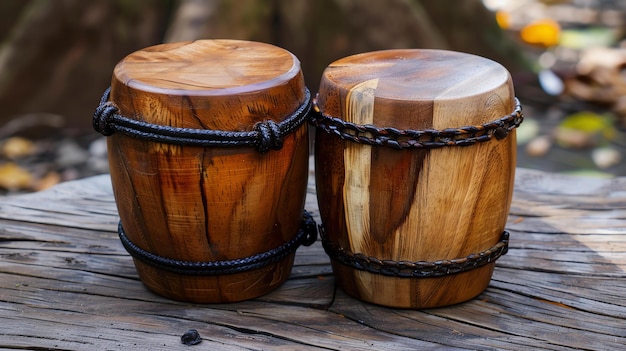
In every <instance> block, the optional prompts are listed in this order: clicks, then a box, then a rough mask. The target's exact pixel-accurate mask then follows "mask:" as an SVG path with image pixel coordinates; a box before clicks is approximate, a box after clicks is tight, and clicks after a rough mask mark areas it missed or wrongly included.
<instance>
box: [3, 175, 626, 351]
mask: <svg viewBox="0 0 626 351" xmlns="http://www.w3.org/2000/svg"><path fill="white" fill-rule="evenodd" d="M311 169H312V167H311ZM625 190H626V178H625V177H621V178H616V179H593V178H582V177H576V176H567V175H559V174H550V173H544V172H539V171H532V170H528V169H518V170H517V172H516V179H515V193H514V197H513V203H512V206H511V214H510V216H509V221H508V222H507V229H508V230H509V231H510V232H511V248H510V251H509V253H508V254H507V255H506V256H504V257H502V258H501V259H500V260H498V261H497V263H496V268H495V271H494V274H493V278H492V280H491V281H490V284H489V287H488V288H487V289H486V290H485V291H484V292H483V293H481V294H480V295H479V296H478V297H477V298H475V299H473V300H471V301H468V302H465V303H462V304H457V305H454V306H448V307H442V308H433V309H427V310H407V309H395V308H387V307H381V306H376V305H372V304H369V303H366V302H362V301H360V300H357V299H353V298H351V297H349V296H347V295H346V294H345V293H343V291H342V290H340V289H336V288H335V278H334V276H333V274H332V270H331V266H330V264H329V259H328V257H327V256H326V255H324V251H323V249H322V246H321V243H320V242H319V241H318V242H317V243H315V244H314V245H312V246H309V247H302V248H300V249H299V250H298V252H297V253H296V258H295V263H294V269H293V270H292V272H291V275H290V276H289V279H288V280H287V281H286V282H285V283H284V284H282V285H281V286H280V287H278V288H277V289H276V290H274V291H272V292H271V293H269V294H267V295H264V296H262V297H259V298H256V299H253V300H249V301H243V302H238V303H230V304H209V305H206V304H205V305H201V304H192V303H187V302H177V301H172V300H170V299H166V298H162V297H159V296H157V295H155V294H152V293H151V292H150V291H148V290H146V288H145V287H144V286H143V285H142V283H141V282H140V281H139V278H138V277H137V272H136V270H135V267H134V265H133V261H132V260H131V258H130V257H129V256H128V253H127V252H126V251H125V250H124V248H123V247H122V245H121V244H120V241H119V239H118V238H117V234H116V228H117V222H118V220H119V217H118V213H117V208H116V206H115V201H114V199H113V193H112V190H111V184H110V178H109V176H107V175H102V176H98V177H92V178H87V179H84V180H80V181H74V182H68V183H63V184H61V185H58V186H56V187H54V188H52V189H50V190H47V191H45V192H40V193H35V194H29V195H21V196H12V197H3V198H0V301H1V302H0V307H1V308H0V319H2V328H0V349H7V350H17V349H19V350H50V349H53V350H89V351H91V350H168V351H170V350H186V351H189V350H196V349H197V350H337V351H339V350H369V351H380V350H393V351H400V350H402V351H404V350H407V351H408V350H516V351H528V350H552V351H554V350H603V351H622V350H624V349H626V331H625V329H624V320H625V319H626V299H624V291H626V191H625ZM314 191H315V183H314V181H313V176H312V175H310V178H309V186H308V192H309V193H308V196H307V201H306V208H307V209H308V210H310V211H311V212H312V213H313V215H314V218H315V219H316V220H317V221H319V220H320V218H319V215H318V214H319V213H318V211H317V207H316V206H317V205H316V198H315V192H314ZM192 328H194V329H197V330H198V332H199V333H200V335H201V336H202V338H203V341H202V343H201V344H200V345H197V346H194V347H191V348H190V347H189V346H185V345H183V344H182V343H181V342H180V336H181V335H183V333H184V332H185V331H186V330H188V329H192Z"/></svg>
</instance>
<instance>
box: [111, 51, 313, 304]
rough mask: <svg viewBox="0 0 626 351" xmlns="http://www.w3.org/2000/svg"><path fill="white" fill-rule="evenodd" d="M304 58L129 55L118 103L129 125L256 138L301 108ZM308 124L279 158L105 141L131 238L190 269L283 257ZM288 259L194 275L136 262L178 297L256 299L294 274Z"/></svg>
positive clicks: (300, 188)
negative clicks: (253, 133)
mask: <svg viewBox="0 0 626 351" xmlns="http://www.w3.org/2000/svg"><path fill="white" fill-rule="evenodd" d="M304 94H305V87H304V80H303V77H302V73H301V71H300V65H299V62H298V60H297V59H296V58H295V57H294V56H293V55H292V54H291V53H289V52H287V51H285V50H283V49H280V48H277V47H275V46H272V45H269V44H262V43H254V42H245V41H235V40H201V41H195V42H185V43H174V44H163V45H158V46H155V47H150V48H146V49H143V50H140V51H138V52H135V53H133V54H131V55H129V56H127V57H126V58H124V59H123V60H122V61H121V62H120V63H119V64H118V65H117V66H116V67H115V70H114V73H113V79H112V90H111V101H113V102H114V103H115V104H116V105H117V106H118V107H119V109H120V113H121V114H122V115H124V116H127V117H130V118H135V119H137V120H141V121H144V122H149V123H152V124H157V125H164V126H171V127H181V128H195V129H211V130H220V131H250V130H253V128H254V125H255V123H257V122H262V121H265V120H273V121H275V122H280V121H282V120H283V119H285V118H286V117H287V116H289V115H290V114H291V113H293V112H294V111H295V110H296V109H297V108H298V106H299V105H300V104H301V103H303V100H304ZM307 138H308V132H307V126H306V125H303V126H302V127H300V128H299V129H298V130H296V131H295V132H294V133H291V134H290V135H287V136H286V137H285V138H284V144H283V148H282V149H281V150H277V151H276V150H272V151H270V152H269V153H267V154H260V153H259V152H257V151H256V150H255V149H253V148H251V147H236V148H219V147H215V148H209V147H205V148H203V147H194V146H180V145H172V144H164V143H158V142H146V141H143V140H138V139H134V138H132V137H128V136H125V135H122V134H120V133H118V134H114V135H113V136H111V137H109V138H108V147H109V161H110V169H111V177H112V180H113V189H114V194H115V198H116V201H117V205H118V208H119V212H120V216H121V221H122V224H123V226H124V229H125V231H126V233H127V235H128V237H129V238H130V240H131V241H133V242H135V243H136V244H137V245H138V246H140V247H141V248H143V249H144V250H147V251H149V252H152V253H154V254H157V255H160V256H163V257H167V258H173V259H178V260H187V261H200V262H204V261H221V260H233V259H238V258H244V257H247V256H251V255H255V254H259V253H262V252H265V251H268V250H270V249H273V248H276V247H278V246H280V245H282V244H283V243H285V242H288V241H289V240H291V239H292V238H293V237H294V236H295V234H296V232H297V231H298V229H299V218H301V215H302V209H303V204H304V196H305V190H306V174H307V169H308V161H307V160H308V139H307ZM292 262H293V255H290V256H289V257H287V258H285V259H283V260H282V261H281V262H278V263H276V264H272V265H269V266H266V267H264V268H261V269H257V270H253V271H248V272H244V273H237V274H232V275H224V276H188V275H181V274H175V273H171V272H165V271H161V270H159V269H156V268H154V267H151V266H148V265H146V264H144V263H142V262H140V261H136V262H135V264H136V266H137V270H138V272H139V275H140V277H141V279H142V281H143V282H144V283H145V284H146V285H147V286H148V287H149V288H150V289H152V290H154V291H156V292H158V293H159V294H162V295H164V296H168V297H170V298H173V299H179V300H186V301H194V302H227V301H238V300H242V299H248V298H253V297H256V296H259V295H262V294H264V293H267V292H268V291H270V290H272V289H274V288H276V287H277V286H278V285H279V284H281V283H282V282H284V281H285V280H286V279H287V277H288V276H289V272H290V269H291V265H292Z"/></svg>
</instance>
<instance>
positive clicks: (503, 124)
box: [309, 98, 524, 150]
mask: <svg viewBox="0 0 626 351" xmlns="http://www.w3.org/2000/svg"><path fill="white" fill-rule="evenodd" d="M315 100H317V98H316V99H315ZM523 121H524V115H523V114H522V105H521V104H520V102H519V100H518V99H517V98H515V108H514V110H513V112H512V113H510V114H508V115H506V116H504V117H502V118H500V119H497V120H494V121H491V122H487V123H485V124H481V125H476V126H465V127H460V128H446V129H442V130H436V129H425V130H412V129H407V130H400V129H396V128H393V127H382V128H379V127H376V126H374V125H371V124H364V125H359V124H355V123H352V122H347V121H344V120H342V119H340V118H336V117H331V116H327V115H325V114H324V113H322V112H321V110H320V108H319V106H318V105H317V101H314V102H313V112H312V113H311V116H310V117H309V122H310V123H311V124H312V125H313V126H315V127H317V128H319V129H320V130H322V131H324V132H326V133H328V134H333V135H336V136H338V137H339V138H341V139H343V140H349V141H352V142H355V143H360V144H367V145H374V146H387V147H391V148H393V149H398V150H402V149H435V148H440V147H444V146H469V145H473V144H476V143H479V142H485V141H489V140H491V139H492V138H493V137H495V138H496V139H497V140H502V139H504V138H506V137H507V135H508V134H509V132H510V131H511V130H513V129H515V128H517V127H519V126H520V124H521V123H522V122H523Z"/></svg>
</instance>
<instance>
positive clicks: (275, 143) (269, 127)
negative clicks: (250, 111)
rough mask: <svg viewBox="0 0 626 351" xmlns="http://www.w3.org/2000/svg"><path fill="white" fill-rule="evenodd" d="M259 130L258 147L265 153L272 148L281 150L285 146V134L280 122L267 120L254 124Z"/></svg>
mask: <svg viewBox="0 0 626 351" xmlns="http://www.w3.org/2000/svg"><path fill="white" fill-rule="evenodd" d="M254 129H255V130H256V131H257V133H258V134H257V140H256V149H257V150H258V151H259V152H260V153H262V154H264V153H267V152H268V151H269V150H270V149H274V150H280V149H281V148H282V147H283V135H282V133H281V131H280V126H279V125H278V123H276V122H274V121H272V120H267V121H265V122H259V123H257V124H256V125H255V126H254Z"/></svg>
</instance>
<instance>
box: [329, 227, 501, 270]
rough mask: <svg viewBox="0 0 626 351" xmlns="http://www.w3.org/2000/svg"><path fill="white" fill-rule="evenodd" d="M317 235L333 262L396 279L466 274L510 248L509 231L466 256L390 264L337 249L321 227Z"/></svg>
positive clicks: (498, 256)
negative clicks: (484, 247) (483, 247)
mask: <svg viewBox="0 0 626 351" xmlns="http://www.w3.org/2000/svg"><path fill="white" fill-rule="evenodd" d="M319 233H320V236H321V238H322V246H323V247H324V251H326V254H327V255H328V256H329V257H330V258H331V259H333V260H334V261H337V262H339V263H341V264H343V265H346V266H348V267H352V268H354V269H358V270H361V271H366V272H370V273H374V274H380V275H385V276H389V277H397V278H435V277H442V276H447V275H452V274H458V273H462V272H467V271H469V270H472V269H475V268H478V267H482V266H484V265H486V264H488V263H490V262H494V261H495V260H497V259H498V258H500V256H502V255H505V254H506V253H507V251H508V248H509V232H507V231H504V232H503V233H502V236H501V237H500V241H499V242H498V243H497V244H496V245H494V246H493V247H491V248H489V249H487V250H485V251H482V252H479V253H474V254H471V255H469V256H467V257H463V258H457V259H452V260H440V261H434V262H428V261H417V262H410V261H392V260H381V259H378V258H376V257H371V256H366V255H363V254H361V253H353V252H351V251H349V250H346V249H344V248H342V247H339V246H338V245H336V244H334V243H332V242H331V241H330V240H329V239H328V237H327V236H326V233H325V232H324V228H323V227H322V226H321V225H320V226H319Z"/></svg>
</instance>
